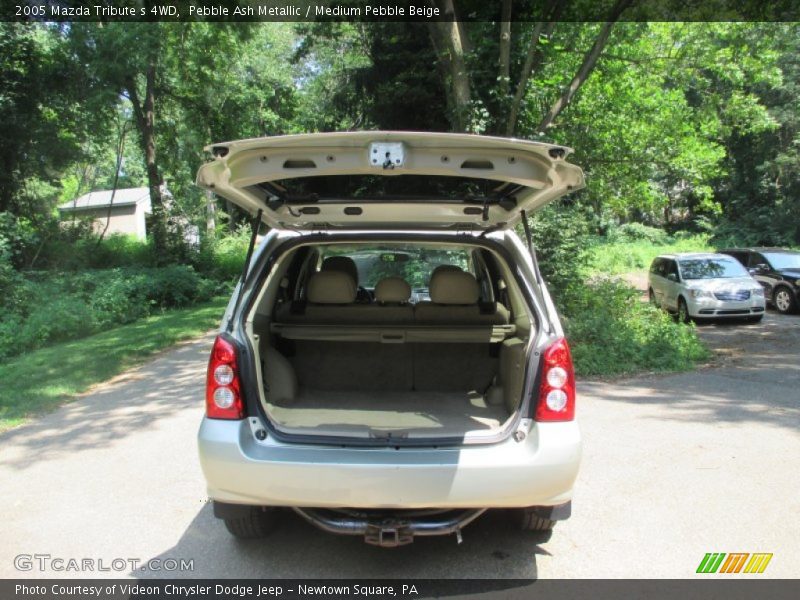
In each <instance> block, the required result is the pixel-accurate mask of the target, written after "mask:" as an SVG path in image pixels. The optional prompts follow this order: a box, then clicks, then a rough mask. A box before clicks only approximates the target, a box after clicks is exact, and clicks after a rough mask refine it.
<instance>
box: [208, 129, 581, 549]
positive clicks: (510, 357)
mask: <svg viewBox="0 0 800 600" xmlns="http://www.w3.org/2000/svg"><path fill="white" fill-rule="evenodd" d="M208 149H209V150H210V152H211V154H212V155H213V159H212V160H211V161H210V162H208V163H207V164H205V165H203V166H202V167H201V168H200V171H199V173H198V176H197V182H198V184H199V185H200V186H202V187H205V188H207V189H209V190H212V191H213V192H214V193H216V194H218V195H219V196H221V197H223V198H225V199H227V200H229V201H231V202H233V203H234V204H236V205H238V206H239V207H240V208H242V209H244V210H245V211H247V212H248V213H250V214H252V215H253V217H254V226H253V227H254V228H253V235H252V239H251V247H250V251H249V252H248V257H247V260H246V265H245V272H244V275H243V277H242V280H241V282H240V284H239V286H238V287H237V289H236V291H235V292H234V294H233V298H232V300H231V302H230V305H229V306H228V309H227V311H226V313H225V316H224V318H223V326H222V331H221V333H220V335H219V336H218V337H217V339H216V341H215V343H214V347H213V350H212V354H211V359H210V361H209V365H208V376H207V391H206V416H205V418H204V419H203V422H202V425H201V427H200V432H199V449H200V461H201V464H202V468H203V472H204V474H205V478H206V481H207V484H208V493H209V496H210V498H211V499H212V500H213V501H214V514H215V515H216V516H217V517H219V518H221V519H223V520H224V521H225V524H226V526H227V528H228V529H229V530H230V532H231V533H232V534H234V535H236V536H239V537H258V536H261V535H264V534H266V533H267V532H268V531H269V529H270V528H271V526H272V525H273V524H274V523H275V520H276V515H278V514H279V513H278V512H277V510H276V509H278V508H279V507H288V508H291V509H293V510H294V511H295V512H297V513H298V514H299V515H300V516H301V517H302V518H304V519H305V520H307V521H309V522H310V523H313V524H314V525H316V526H318V527H321V528H322V529H324V530H326V531H331V532H336V533H345V534H351V535H362V536H364V538H365V540H366V541H367V542H368V543H372V544H377V545H381V546H397V545H401V544H406V543H409V542H411V541H412V540H413V539H414V537H415V536H425V535H442V534H449V533H453V534H455V535H456V536H458V539H459V540H460V539H461V530H462V528H463V527H465V526H466V525H467V524H469V523H470V522H472V521H473V520H474V519H476V518H477V517H478V516H480V515H481V513H483V512H484V511H486V510H487V509H494V508H499V509H514V511H515V513H516V514H517V516H518V517H519V518H520V522H521V524H522V526H523V527H524V528H527V529H536V530H547V529H550V528H552V526H553V524H554V522H555V521H557V520H561V519H565V518H567V517H568V516H569V515H570V511H571V498H572V488H573V484H574V481H575V477H576V475H577V471H578V464H579V461H580V453H581V440H580V433H579V430H578V425H577V423H576V422H575V380H574V375H573V369H572V359H571V357H570V351H569V347H568V345H567V342H566V341H565V340H564V337H563V332H562V328H561V324H560V323H559V320H558V316H557V315H556V311H555V309H554V307H553V303H552V301H551V299H550V296H549V294H548V291H547V288H546V286H545V284H544V282H543V281H542V278H541V276H540V274H539V270H538V266H537V264H536V259H535V254H534V253H533V252H532V240H531V236H530V230H529V229H528V228H527V222H526V214H528V215H529V214H532V213H533V212H535V211H536V210H538V209H539V208H541V207H542V206H544V205H545V204H547V203H548V202H550V201H552V200H554V199H556V198H558V197H559V196H562V195H563V194H565V193H568V192H569V191H571V190H575V189H578V188H580V187H582V186H583V173H582V172H581V170H580V169H579V168H578V167H576V166H575V165H572V164H570V163H568V162H567V161H566V160H565V158H566V156H567V154H568V153H569V152H570V150H569V149H567V148H564V147H561V146H553V145H548V144H541V143H534V142H528V141H521V140H514V139H502V138H493V137H482V136H475V135H462V134H442V133H410V132H351V133H324V134H309V135H295V136H282V137H272V138H261V139H252V140H243V141H238V142H230V143H222V144H217V145H214V146H210V147H209V148H208ZM262 221H263V222H264V223H266V225H268V226H269V232H268V233H267V234H266V236H265V237H264V239H263V241H262V242H261V244H260V246H259V248H258V249H257V251H255V252H253V251H252V250H253V246H254V242H255V240H256V237H257V236H256V232H257V231H258V227H259V225H260V224H261V222H262ZM520 222H522V226H523V227H524V231H525V233H526V236H525V238H526V239H525V242H523V241H522V240H521V239H520V238H519V237H518V236H517V234H516V233H515V232H514V226H515V225H516V224H518V223H520Z"/></svg>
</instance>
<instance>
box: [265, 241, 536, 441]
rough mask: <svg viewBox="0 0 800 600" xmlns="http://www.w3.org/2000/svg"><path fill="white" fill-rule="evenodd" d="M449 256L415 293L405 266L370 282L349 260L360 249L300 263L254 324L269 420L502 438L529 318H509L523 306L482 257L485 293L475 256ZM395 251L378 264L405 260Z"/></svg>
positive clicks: (330, 430) (518, 385) (369, 434)
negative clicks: (494, 283) (491, 284)
mask: <svg viewBox="0 0 800 600" xmlns="http://www.w3.org/2000/svg"><path fill="white" fill-rule="evenodd" d="M403 251H404V252H406V253H408V254H413V249H412V250H409V249H408V248H405V249H404V250H403ZM380 252H381V253H382V254H379V256H386V253H387V252H390V250H387V249H385V248H383V249H380ZM447 252H448V254H447V255H445V256H446V257H448V258H449V259H450V260H451V261H452V262H453V263H456V264H433V265H431V266H430V268H429V269H428V272H424V273H423V276H422V281H423V283H424V285H417V286H414V287H412V285H411V284H409V283H408V281H407V280H406V279H407V278H411V277H409V276H408V275H406V277H403V276H402V275H404V274H405V273H404V272H403V271H404V269H403V267H405V266H406V265H402V266H400V268H398V265H397V264H392V265H389V267H392V268H389V269H386V268H383V269H382V270H381V272H380V275H379V276H374V277H373V278H372V279H377V281H373V280H371V278H370V275H371V274H370V268H372V269H374V268H375V267H376V265H374V264H367V266H366V267H363V268H362V269H361V270H359V269H358V268H357V266H356V265H357V264H358V263H356V259H354V258H353V256H355V257H356V258H359V257H360V256H363V254H364V252H363V251H360V253H359V252H353V254H352V255H351V256H344V257H343V256H342V255H341V254H335V255H333V256H334V257H335V260H333V261H331V260H328V262H325V261H326V259H329V257H330V255H329V256H326V249H313V250H311V251H307V252H306V254H307V256H305V255H301V256H300V257H295V258H294V260H293V261H291V263H290V265H289V266H287V267H286V271H285V276H284V277H283V278H282V279H280V280H278V281H279V283H278V284H277V285H275V287H274V289H273V290H271V292H272V293H273V294H274V296H275V298H274V299H271V298H270V293H269V292H265V293H264V294H263V297H262V298H261V303H260V305H261V306H263V307H270V309H269V311H266V310H262V311H261V314H260V315H259V314H258V312H256V314H254V315H253V318H252V321H251V331H252V342H253V346H254V347H257V348H258V359H259V367H260V369H259V375H260V377H261V382H260V383H261V390H262V393H263V398H262V403H263V406H264V408H265V412H266V414H267V415H268V418H269V419H270V420H271V422H272V423H273V424H274V425H275V426H276V427H278V428H279V429H281V430H282V431H285V432H288V433H297V434H306V435H308V434H311V435H321V436H336V437H340V436H355V437H359V438H377V439H403V438H407V439H411V438H426V439H428V438H429V439H439V438H449V439H451V438H467V437H487V438H488V437H491V436H496V435H498V434H499V433H500V432H502V431H503V430H505V429H506V428H507V427H508V425H509V424H510V422H511V420H512V418H513V417H514V415H515V414H516V411H517V409H518V408H519V405H520V402H521V396H522V389H523V385H524V376H525V366H526V364H527V361H526V348H527V344H528V340H529V336H530V330H531V328H530V320H529V319H528V318H527V316H526V313H524V312H522V311H520V312H522V314H521V315H517V317H518V318H516V319H514V318H513V317H512V311H510V310H509V309H508V308H507V307H506V305H505V304H506V303H508V304H510V305H512V309H513V307H514V305H515V304H516V299H513V300H512V299H511V294H509V293H508V291H507V289H508V287H509V286H507V285H506V283H505V281H503V280H500V281H498V288H497V296H498V297H499V296H500V295H501V294H502V296H503V300H505V302H500V301H498V299H497V298H496V297H495V296H494V295H493V292H492V289H491V288H489V286H488V285H487V284H488V283H489V282H490V281H491V279H490V277H491V272H490V269H489V268H488V267H486V260H485V259H481V266H482V267H483V268H485V269H486V271H485V273H482V274H481V275H482V277H481V278H482V279H483V286H482V285H481V284H480V283H479V281H478V278H477V277H476V275H475V274H474V271H475V270H476V263H477V262H478V260H477V258H476V257H474V256H473V254H472V252H473V250H472V249H461V248H459V249H458V250H454V249H448V250H447ZM391 253H392V254H391V256H392V259H391V260H390V261H389V260H386V259H378V260H380V261H385V262H390V263H395V262H397V263H402V262H409V261H408V260H405V259H404V260H400V259H398V258H397V256H398V254H397V249H392V250H391ZM429 255H433V256H436V257H438V256H439V255H438V254H436V253H435V252H433V253H431V252H429V253H428V254H426V256H429ZM460 258H461V260H458V259H460ZM373 262H374V261H373ZM331 263H333V264H334V267H331ZM365 263H368V261H365V260H362V261H361V264H362V266H363V265H364V264H365ZM337 265H338V266H337ZM292 266H294V268H296V269H297V274H296V275H294V274H293V273H292ZM386 266H387V265H385V264H381V263H378V264H377V267H379V268H380V267H386ZM495 268H496V267H495ZM387 271H388V272H387ZM397 271H400V273H399V274H400V275H401V276H398V275H397V274H395V273H396V272H397ZM495 273H496V275H497V276H499V274H500V271H499V269H498V270H497V271H496V272H495ZM365 279H366V282H367V283H368V285H367V286H360V285H359V281H364V280H365ZM274 281H275V279H273V283H274ZM482 287H483V289H481V288H482ZM360 295H361V297H359V296H360ZM412 298H414V300H416V301H415V302H412Z"/></svg>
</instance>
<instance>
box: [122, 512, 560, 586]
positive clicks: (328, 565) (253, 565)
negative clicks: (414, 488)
mask: <svg viewBox="0 0 800 600" xmlns="http://www.w3.org/2000/svg"><path fill="white" fill-rule="evenodd" d="M463 537H464V541H463V543H461V544H458V543H457V542H456V538H455V536H453V535H450V536H444V537H432V538H418V539H417V540H416V541H415V542H414V543H413V544H410V545H408V546H401V547H399V548H377V547H374V546H369V545H367V544H365V543H364V541H363V538H361V537H358V536H339V535H333V534H329V533H325V532H322V531H320V530H318V529H316V528H314V527H313V526H311V525H309V524H308V523H306V522H305V521H303V520H301V519H300V518H299V517H298V516H297V515H295V514H294V513H292V512H291V511H289V510H285V511H281V519H280V524H279V525H278V527H277V528H276V530H275V531H274V532H273V533H272V534H270V535H269V536H268V537H266V538H264V539H261V540H238V539H236V538H234V537H232V536H231V535H230V534H229V533H228V532H227V530H226V529H225V526H224V524H223V523H222V521H219V520H218V519H216V518H215V517H214V516H213V511H212V508H211V505H210V504H209V505H206V506H205V507H204V508H203V509H202V510H201V511H200V512H199V513H198V514H197V516H195V518H194V519H193V520H192V522H191V524H190V525H189V527H188V528H187V530H186V531H185V532H184V533H183V535H182V536H181V538H180V540H179V541H178V543H177V544H176V545H175V546H174V547H172V548H170V549H169V550H167V551H165V552H163V553H162V554H160V555H158V556H157V557H153V558H159V559H162V560H164V559H167V558H173V559H175V558H177V559H181V558H187V559H194V572H184V573H175V572H169V573H167V572H157V573H156V572H133V573H131V575H133V576H137V577H141V578H161V577H205V578H303V579H310V578H399V579H406V578H465V579H480V578H487V579H495V578H497V579H507V578H517V579H528V580H530V579H536V577H537V566H536V556H537V555H540V554H543V555H549V553H548V552H547V550H545V549H544V548H543V547H542V546H541V544H543V543H545V542H546V541H547V540H548V539H549V537H550V534H542V533H532V532H523V531H519V530H516V529H515V528H514V526H513V523H512V522H511V520H510V518H509V515H508V513H506V512H503V511H496V512H490V513H487V514H485V515H483V516H482V517H481V518H480V519H478V520H477V521H476V522H474V523H472V524H471V525H469V526H468V527H467V528H465V529H464V530H463Z"/></svg>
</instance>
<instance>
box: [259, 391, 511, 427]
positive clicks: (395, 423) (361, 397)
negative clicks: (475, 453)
mask: <svg viewBox="0 0 800 600" xmlns="http://www.w3.org/2000/svg"><path fill="white" fill-rule="evenodd" d="M268 407H269V414H270V416H271V417H272V418H273V420H274V421H276V422H277V423H278V424H279V425H281V426H284V427H289V428H307V427H313V428H324V429H328V428H330V429H331V430H337V429H346V430H348V431H353V430H361V431H365V430H369V429H380V430H390V431H391V430H420V433H423V432H424V433H425V434H427V435H443V436H448V435H449V436H453V435H461V434H463V433H464V432H465V431H483V432H488V431H492V430H497V429H498V428H499V427H500V426H501V425H502V424H503V423H504V422H505V420H506V419H507V418H508V416H509V415H508V412H507V411H506V409H505V407H504V406H492V405H487V404H486V402H485V400H484V397H483V395H481V394H478V393H477V392H422V391H374V392H372V391H328V390H309V389H302V390H300V393H299V394H298V396H297V398H296V400H295V401H294V402H292V403H291V404H286V405H282V406H276V405H273V404H269V405H268Z"/></svg>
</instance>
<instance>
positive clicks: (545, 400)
mask: <svg viewBox="0 0 800 600" xmlns="http://www.w3.org/2000/svg"><path fill="white" fill-rule="evenodd" d="M534 418H535V419H536V420H537V421H572V420H573V419H574V418H575V372H574V371H573V369H572V355H571V354H570V352H569V345H568V344H567V340H565V339H564V338H559V339H557V340H556V341H555V342H553V343H552V344H551V345H550V346H548V347H547V349H546V350H545V351H544V355H543V356H542V366H541V383H540V384H539V399H538V401H537V403H536V416H535V417H534Z"/></svg>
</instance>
